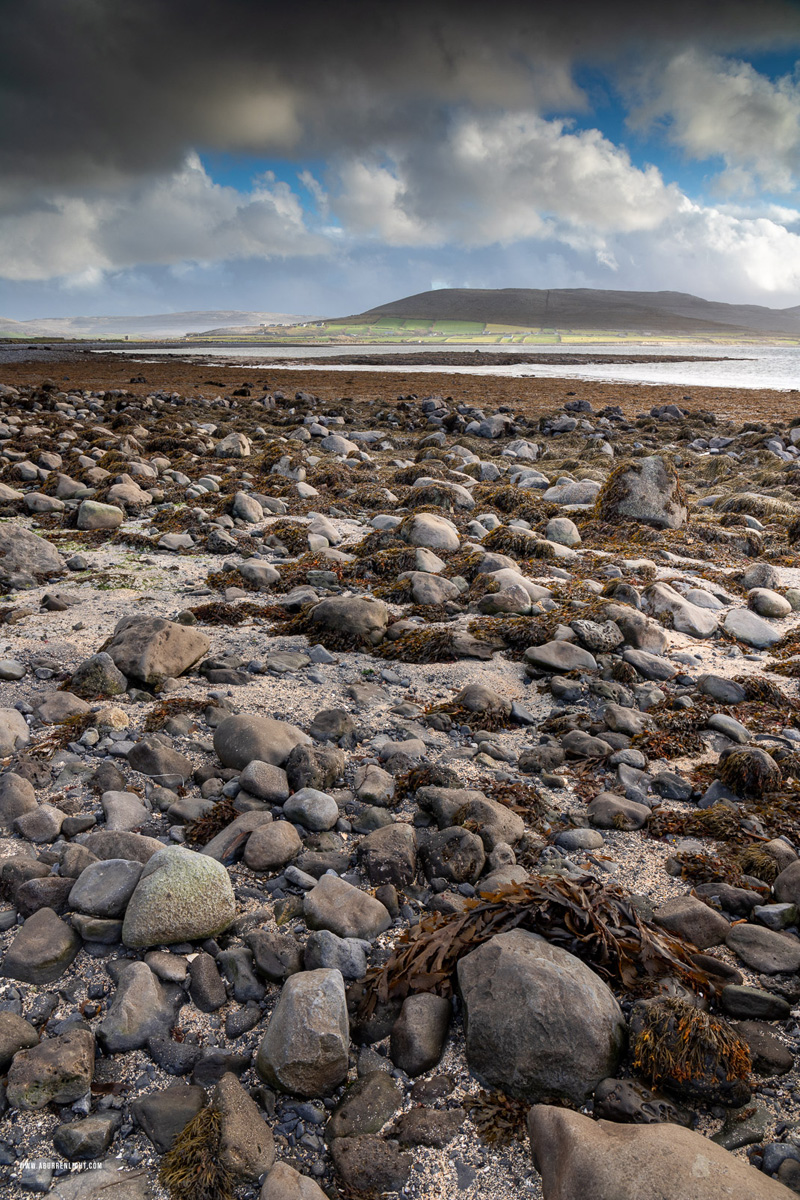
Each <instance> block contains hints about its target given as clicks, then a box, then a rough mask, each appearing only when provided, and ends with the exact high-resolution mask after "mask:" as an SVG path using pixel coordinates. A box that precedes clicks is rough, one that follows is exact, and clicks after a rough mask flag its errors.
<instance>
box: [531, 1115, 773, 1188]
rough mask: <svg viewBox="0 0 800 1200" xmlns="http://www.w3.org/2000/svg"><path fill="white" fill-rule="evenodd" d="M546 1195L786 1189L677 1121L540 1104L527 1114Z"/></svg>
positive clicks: (532, 1147)
mask: <svg viewBox="0 0 800 1200" xmlns="http://www.w3.org/2000/svg"><path fill="white" fill-rule="evenodd" d="M528 1131H529V1134H530V1139H531V1152H532V1155H533V1161H534V1165H535V1166H536V1169H537V1170H538V1171H539V1173H540V1174H541V1176H542V1184H543V1188H544V1194H545V1196H547V1198H548V1200H575V1197H576V1196H591V1197H592V1200H638V1198H639V1197H641V1196H646V1195H649V1194H651V1195H653V1196H658V1197H659V1200H687V1197H689V1196H691V1197H692V1200H720V1197H721V1196H724V1195H725V1194H726V1193H727V1195H728V1196H730V1197H732V1198H733V1197H739V1196H742V1197H744V1196H747V1197H748V1198H751V1200H786V1191H785V1189H784V1188H783V1187H782V1186H781V1185H780V1184H778V1183H776V1182H775V1181H774V1180H772V1179H768V1178H767V1176H766V1175H763V1174H761V1173H760V1172H758V1171H754V1170H753V1168H752V1167H751V1166H750V1165H749V1163H747V1162H743V1161H742V1160H741V1159H738V1158H735V1157H734V1156H733V1155H732V1154H731V1153H730V1152H729V1151H728V1150H724V1149H723V1148H722V1147H721V1146H715V1145H714V1143H713V1142H711V1141H710V1140H709V1139H708V1138H706V1137H703V1136H702V1134H699V1133H693V1132H691V1131H690V1130H688V1129H683V1128H681V1127H680V1126H676V1125H664V1124H656V1125H620V1124H616V1123H614V1122H610V1121H593V1120H592V1119H591V1118H590V1117H585V1116H583V1114H582V1113H577V1112H570V1111H569V1110H567V1109H564V1108H555V1107H552V1106H550V1105H545V1104H537V1105H536V1106H535V1107H533V1108H532V1109H531V1111H530V1113H529V1115H528Z"/></svg>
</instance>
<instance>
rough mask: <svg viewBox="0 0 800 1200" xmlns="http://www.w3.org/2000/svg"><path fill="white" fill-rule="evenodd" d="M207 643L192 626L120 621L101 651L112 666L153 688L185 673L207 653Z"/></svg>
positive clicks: (157, 619)
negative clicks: (104, 651) (105, 654)
mask: <svg viewBox="0 0 800 1200" xmlns="http://www.w3.org/2000/svg"><path fill="white" fill-rule="evenodd" d="M210 647H211V643H210V641H209V640H208V638H207V637H206V635H205V634H204V633H203V632H202V630H200V629H197V628H196V627H195V626H190V625H178V624H177V622H175V621H165V620H164V619H163V618H162V617H143V616H134V617H123V619H122V620H121V621H119V622H118V623H117V625H116V626H115V627H114V635H113V637H112V639H111V641H110V642H109V644H108V645H107V646H106V647H105V649H106V651H107V653H108V654H109V655H110V656H111V658H112V659H113V661H114V665H115V666H116V667H117V668H118V669H119V670H120V671H121V672H122V673H123V675H125V676H127V677H128V679H136V680H138V681H139V682H140V683H146V684H149V685H151V686H157V685H158V684H160V683H161V682H162V681H163V680H164V679H165V678H175V677H176V676H178V675H182V674H183V673H184V671H188V669H189V667H193V666H194V664H195V663H197V662H199V661H200V659H201V658H203V657H204V656H205V655H206V654H207V653H208V651H209V649H210Z"/></svg>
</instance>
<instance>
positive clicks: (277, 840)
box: [244, 821, 303, 871]
mask: <svg viewBox="0 0 800 1200" xmlns="http://www.w3.org/2000/svg"><path fill="white" fill-rule="evenodd" d="M302 849H303V843H302V841H301V840H300V835H299V833H298V832H297V830H296V829H295V827H294V825H292V823H291V822H290V821H273V822H271V823H269V824H265V825H259V826H258V828H257V829H255V830H254V831H253V832H252V833H251V834H250V836H249V837H248V839H247V844H246V845H245V848H244V861H245V864H246V865H247V866H248V867H250V869H251V871H277V870H279V869H280V868H281V867H285V866H286V864H287V863H289V862H291V861H292V859H294V858H297V856H298V854H299V853H300V851H301V850H302Z"/></svg>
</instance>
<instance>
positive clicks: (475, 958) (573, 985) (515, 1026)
mask: <svg viewBox="0 0 800 1200" xmlns="http://www.w3.org/2000/svg"><path fill="white" fill-rule="evenodd" d="M458 984H459V988H460V990H461V995H462V997H463V1001H464V1014H465V1024H466V1051H467V1061H468V1063H469V1066H470V1069H471V1070H472V1071H474V1073H475V1074H476V1075H477V1076H478V1077H479V1079H481V1080H482V1081H483V1082H484V1083H486V1084H488V1085H489V1086H490V1087H497V1088H501V1089H502V1090H503V1091H505V1092H508V1093H509V1095H512V1096H517V1097H519V1098H520V1099H523V1100H531V1101H536V1100H537V1099H539V1098H543V1097H551V1096H554V1095H558V1096H563V1097H565V1098H567V1099H569V1100H572V1101H574V1102H575V1103H578V1104H580V1103H582V1102H583V1100H585V1098H586V1097H587V1096H588V1095H590V1093H591V1092H592V1091H593V1090H594V1088H595V1087H596V1085H597V1084H598V1083H599V1081H600V1080H601V1079H604V1078H606V1077H607V1076H609V1075H613V1074H614V1071H615V1069H616V1066H617V1063H618V1061H619V1057H620V1053H621V1051H622V1046H623V1042H624V1038H625V1020H624V1017H623V1015H622V1012H621V1010H620V1007H619V1005H618V1004H617V1002H616V1000H615V999H614V996H613V995H612V993H611V990H610V989H609V988H608V987H607V986H606V984H605V983H603V981H602V980H601V979H600V977H599V976H598V975H596V974H595V973H594V972H593V971H591V970H589V968H588V967H586V966H584V964H583V963H582V962H580V960H579V959H577V958H575V957H574V956H573V955H572V954H568V953H567V951H566V950H561V949H560V948H559V947H557V946H552V945H550V943H549V942H546V941H545V940H544V938H541V937H539V936H538V935H536V934H533V933H527V932H526V931H524V930H514V931H513V932H511V933H503V934H499V935H498V936H496V937H494V938H492V939H491V940H490V941H488V942H486V943H485V944H484V945H483V946H479V947H478V949H477V950H473V951H472V953H470V954H468V955H466V957H465V958H462V959H461V961H460V962H459V964H458Z"/></svg>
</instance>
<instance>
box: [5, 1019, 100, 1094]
mask: <svg viewBox="0 0 800 1200" xmlns="http://www.w3.org/2000/svg"><path fill="white" fill-rule="evenodd" d="M93 1076H94V1037H93V1035H92V1034H91V1033H90V1032H89V1031H88V1030H87V1029H75V1030H73V1031H72V1032H70V1033H64V1034H61V1035H60V1036H57V1037H50V1038H46V1039H45V1040H44V1041H41V1042H39V1044H38V1046H32V1047H31V1049H30V1050H19V1051H17V1053H16V1054H15V1055H14V1061H13V1062H12V1063H11V1066H10V1068H9V1071H8V1084H7V1093H8V1103H9V1104H10V1105H11V1107H12V1108H21V1109H39V1108H44V1107H45V1105H46V1104H51V1103H52V1104H72V1103H74V1101H75V1100H80V1099H81V1097H82V1096H85V1095H86V1093H87V1092H88V1091H89V1088H90V1087H91V1083H92V1078H93Z"/></svg>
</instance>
